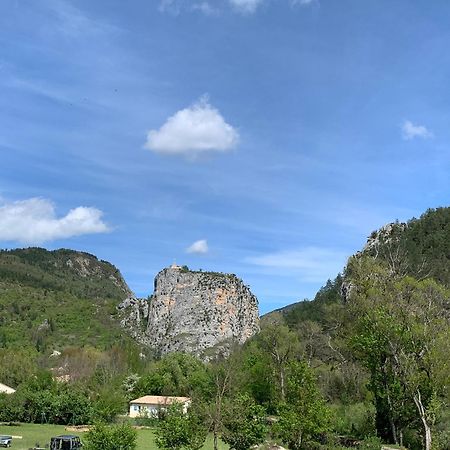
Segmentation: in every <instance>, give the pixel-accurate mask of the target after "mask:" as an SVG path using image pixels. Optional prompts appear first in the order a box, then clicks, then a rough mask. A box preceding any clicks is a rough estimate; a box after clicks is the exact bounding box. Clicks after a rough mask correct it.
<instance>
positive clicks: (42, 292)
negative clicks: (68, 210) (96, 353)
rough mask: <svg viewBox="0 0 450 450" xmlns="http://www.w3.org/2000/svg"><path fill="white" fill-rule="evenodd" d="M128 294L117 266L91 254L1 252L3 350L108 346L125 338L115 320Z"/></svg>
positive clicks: (0, 337)
mask: <svg viewBox="0 0 450 450" xmlns="http://www.w3.org/2000/svg"><path fill="white" fill-rule="evenodd" d="M129 293H130V291H129V288H128V286H127V285H126V283H125V282H124V280H123V278H122V276H121V275H120V272H119V271H118V270H117V269H116V268H115V267H114V266H112V265H111V264H109V263H107V262H105V261H99V260H97V258H96V257H95V256H93V255H90V254H87V253H83V252H75V251H72V250H56V251H52V252H49V251H47V250H44V249H41V248H29V249H21V250H11V251H1V252H0V348H5V349H19V348H20V349H22V350H23V349H27V348H28V349H34V350H36V351H38V352H40V353H44V354H45V353H48V352H50V353H51V352H52V351H53V350H61V349H62V348H64V347H66V346H71V345H76V346H84V345H91V346H94V347H99V348H105V347H106V346H108V345H111V344H112V343H114V342H117V340H120V339H121V338H122V334H123V333H122V330H121V329H120V327H119V326H118V324H117V323H116V321H115V320H114V319H113V317H114V316H115V314H116V306H117V304H118V303H119V302H120V301H122V300H123V299H124V298H125V297H127V296H128V295H129Z"/></svg>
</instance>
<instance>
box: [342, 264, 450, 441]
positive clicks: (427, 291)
mask: <svg viewBox="0 0 450 450" xmlns="http://www.w3.org/2000/svg"><path fill="white" fill-rule="evenodd" d="M350 268H351V270H352V276H353V278H352V279H353V280H354V281H355V282H356V285H357V286H358V290H357V291H354V292H353V294H352V296H351V299H350V301H351V309H350V311H349V312H350V314H351V316H352V317H358V320H356V321H355V322H354V324H355V329H354V332H353V335H352V337H351V340H352V344H353V348H354V349H355V352H356V354H357V355H358V356H359V358H360V359H361V361H362V362H363V363H364V364H365V365H366V367H367V368H368V369H369V371H370V373H371V384H370V388H371V390H372V392H373V394H374V398H375V405H376V408H377V429H378V432H379V433H380V435H381V436H383V437H384V438H389V439H391V440H392V441H393V442H395V443H398V442H401V436H402V434H403V430H405V429H407V428H409V427H411V426H413V427H415V428H416V429H420V427H421V424H423V433H424V438H425V437H426V443H427V445H426V446H427V448H430V446H431V427H432V426H433V425H434V422H435V416H436V412H437V411H438V410H439V402H438V401H437V399H438V396H440V395H442V393H443V391H444V389H445V386H446V385H447V382H444V384H442V382H443V379H445V376H443V374H447V375H446V377H447V380H448V370H447V369H448V362H447V361H448V358H447V357H443V354H442V348H441V346H442V345H443V344H445V343H448V341H449V339H450V326H449V321H448V318H446V315H445V313H444V311H445V309H446V308H447V307H448V304H449V298H450V293H449V292H448V291H447V290H446V289H445V288H444V287H442V286H441V285H439V284H438V283H436V282H435V281H433V280H431V279H428V280H423V281H417V280H414V279H413V278H411V277H402V278H395V277H392V276H391V274H390V273H389V271H388V269H387V268H384V267H380V266H377V265H376V263H375V262H374V261H373V260H371V259H370V258H367V257H366V258H363V259H358V260H353V261H351V266H350ZM447 345H448V344H447ZM439 356H440V357H439Z"/></svg>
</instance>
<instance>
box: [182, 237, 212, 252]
mask: <svg viewBox="0 0 450 450" xmlns="http://www.w3.org/2000/svg"><path fill="white" fill-rule="evenodd" d="M208 251H209V248H208V242H207V241H206V239H200V240H199V241H195V242H194V243H193V244H192V245H190V246H189V247H188V248H187V249H186V252H187V253H195V254H197V255H204V254H206V253H208Z"/></svg>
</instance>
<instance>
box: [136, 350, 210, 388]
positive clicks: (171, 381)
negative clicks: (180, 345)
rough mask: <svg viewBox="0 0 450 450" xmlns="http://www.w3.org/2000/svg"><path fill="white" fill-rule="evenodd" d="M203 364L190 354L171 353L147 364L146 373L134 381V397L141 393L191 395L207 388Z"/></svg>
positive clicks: (207, 382)
mask: <svg viewBox="0 0 450 450" xmlns="http://www.w3.org/2000/svg"><path fill="white" fill-rule="evenodd" d="M208 384H209V378H208V374H207V370H206V367H205V365H204V364H203V363H202V362H201V361H200V360H198V359H197V358H195V357H194V356H192V355H187V354H183V353H171V354H168V355H166V356H164V357H163V358H162V359H161V360H159V361H154V362H153V363H151V364H150V365H149V367H148V368H147V370H146V373H145V374H144V375H143V376H141V377H140V379H139V380H137V381H136V382H135V383H134V388H133V390H132V394H133V396H134V397H139V396H142V395H175V396H183V397H184V396H192V394H193V393H194V392H198V391H201V390H205V389H208Z"/></svg>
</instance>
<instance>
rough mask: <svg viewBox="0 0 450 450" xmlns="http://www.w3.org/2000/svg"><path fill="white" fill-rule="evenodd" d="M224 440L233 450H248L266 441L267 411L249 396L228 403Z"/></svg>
mask: <svg viewBox="0 0 450 450" xmlns="http://www.w3.org/2000/svg"><path fill="white" fill-rule="evenodd" d="M224 428H225V429H224V432H223V434H222V440H223V441H224V442H226V443H227V444H228V445H229V446H230V449H232V450H248V449H250V448H251V447H253V446H254V445H256V444H260V443H261V442H263V441H264V438H265V437H266V435H267V431H268V430H267V425H266V423H265V410H264V408H263V407H261V406H260V405H258V404H256V402H255V401H254V400H253V399H252V398H251V397H250V396H249V395H247V394H241V395H239V396H238V397H236V398H234V399H231V400H230V401H229V402H228V405H227V408H226V410H225V414H224Z"/></svg>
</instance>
